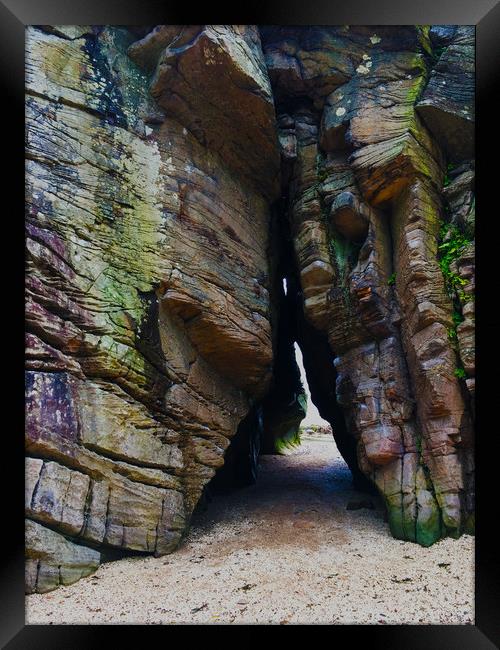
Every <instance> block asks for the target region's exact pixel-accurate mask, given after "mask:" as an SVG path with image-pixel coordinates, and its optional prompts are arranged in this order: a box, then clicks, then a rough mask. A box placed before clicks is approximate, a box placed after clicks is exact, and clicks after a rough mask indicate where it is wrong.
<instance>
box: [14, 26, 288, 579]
mask: <svg viewBox="0 0 500 650" xmlns="http://www.w3.org/2000/svg"><path fill="white" fill-rule="evenodd" d="M235 30H236V31H234V34H235V37H234V38H235V39H237V35H238V34H239V33H240V32H239V31H238V29H236V28H235ZM211 33H212V32H211ZM232 33H233V32H229V35H227V34H226V36H225V37H224V38H225V40H224V39H223V42H224V43H225V44H226V45H227V48H228V54H227V56H226V58H225V65H226V64H227V66H228V68H227V74H228V75H230V78H232V79H234V81H235V93H236V95H235V96H234V97H233V98H231V99H230V98H229V97H228V105H229V104H231V106H232V110H237V111H238V110H240V111H241V110H242V109H244V110H246V109H248V106H246V105H244V104H242V102H243V100H244V99H245V98H247V99H248V102H250V104H249V106H251V105H252V102H253V101H254V99H255V101H257V102H258V105H259V106H261V107H262V110H261V112H262V116H263V117H262V119H263V120H264V121H263V122H262V125H263V124H264V123H265V125H266V129H267V131H266V135H265V136H264V137H265V138H266V147H267V149H266V150H265V157H267V158H268V159H269V165H270V166H269V167H268V169H267V170H266V169H263V167H262V165H261V166H260V168H259V169H260V173H263V174H264V176H266V178H267V179H268V180H271V175H272V174H274V175H275V176H276V174H277V171H278V167H277V163H276V162H274V163H273V162H272V159H273V155H274V159H275V161H276V160H278V157H277V156H278V149H277V145H276V149H275V153H274V154H273V147H274V144H273V143H274V138H276V134H275V129H274V126H273V120H274V109H273V103H272V95H271V93H270V86H269V81H268V79H267V74H266V70H265V67H264V64H263V59H262V55H261V54H260V49H259V47H260V46H259V42H258V32H257V31H256V30H255V29H253V30H243V32H242V34H241V38H242V39H243V42H244V43H247V41H248V43H247V45H246V47H247V50H244V51H243V53H242V54H240V49H241V48H240V45H241V44H240V45H238V42H237V41H236V40H234V42H233V40H232V38H231V34H232ZM221 38H222V37H221ZM133 39H134V37H133V36H132V35H131V34H129V33H128V32H127V30H124V29H120V28H105V29H102V28H92V29H90V30H88V31H87V30H84V31H83V32H82V33H81V34H73V35H72V36H71V38H69V37H67V36H66V35H65V33H64V32H62V31H61V30H59V29H51V30H44V29H39V28H29V29H28V31H27V50H26V51H27V99H26V117H27V132H26V137H27V188H26V190H27V191H26V202H27V222H26V225H27V281H26V291H27V303H26V322H27V339H26V341H27V348H26V356H27V370H28V372H27V379H26V388H27V452H28V454H29V455H30V457H31V456H34V457H32V458H31V460H30V463H31V464H30V469H29V475H30V476H31V475H33V474H34V472H35V470H36V468H37V467H38V464H39V462H40V459H43V465H42V466H41V467H40V468H38V469H39V470H40V471H39V475H38V479H39V480H38V483H37V490H36V491H35V493H34V495H32V497H29V505H28V506H27V507H28V516H29V517H31V518H33V519H34V520H36V521H37V522H39V523H40V524H47V525H50V526H51V527H53V528H54V530H57V531H59V532H61V533H64V534H66V535H69V536H71V537H72V538H74V539H75V540H77V541H78V540H82V541H88V542H90V543H93V544H101V545H102V546H103V548H106V547H113V548H121V549H124V550H126V549H130V550H135V551H144V552H155V553H158V554H161V553H165V552H169V551H170V550H172V548H173V547H175V546H176V545H177V544H178V543H179V540H180V538H181V535H182V533H183V532H184V531H185V528H186V523H187V521H188V520H189V516H190V513H191V511H192V509H193V507H194V505H195V504H196V502H197V501H198V498H199V496H200V494H201V491H202V489H203V486H204V485H205V484H206V483H207V481H208V480H209V479H210V478H211V477H212V476H213V475H214V473H215V469H216V468H217V467H219V466H220V465H221V464H222V462H223V461H222V457H223V454H224V451H225V449H226V448H227V446H228V445H229V441H230V439H231V437H232V436H233V435H234V433H235V432H236V429H237V426H238V424H239V422H240V421H241V420H242V419H243V417H244V416H245V415H246V413H247V412H248V410H249V408H250V404H251V402H252V400H254V399H256V398H257V397H258V396H259V395H263V394H264V393H265V392H266V386H267V385H268V384H269V381H270V376H271V365H272V344H271V326H270V321H269V294H268V288H269V287H268V262H267V250H266V249H267V241H268V223H269V199H268V198H266V196H265V194H266V192H267V193H268V194H269V192H271V191H272V190H271V189H270V188H271V185H269V189H268V190H266V192H265V191H264V189H263V188H259V187H258V183H256V182H254V181H255V179H253V178H246V179H245V178H244V179H241V178H240V175H239V173H238V170H236V169H235V168H234V165H232V162H233V161H231V160H227V159H226V157H225V153H224V152H218V151H216V150H215V148H207V147H206V146H205V145H204V144H201V143H200V142H199V141H198V139H197V137H195V136H194V135H193V134H192V133H191V132H190V131H188V128H190V127H192V125H191V124H186V125H184V124H182V123H179V121H176V120H175V119H174V117H175V118H178V119H181V118H182V115H175V116H173V117H170V116H169V117H166V118H165V119H164V120H163V118H162V121H161V124H157V120H158V119H159V118H158V115H161V111H159V110H158V107H157V106H156V104H155V103H154V101H153V99H152V98H151V96H150V95H149V92H148V88H149V81H148V78H147V76H146V75H145V74H143V73H142V72H141V71H140V70H139V69H138V68H136V67H135V66H134V64H133V63H132V62H131V60H130V59H129V57H128V56H127V54H126V49H127V47H128V46H129V45H130V44H131V42H132V41H133ZM245 39H246V40H245ZM237 54H238V56H240V59H241V60H240V59H238V60H235V59H234V57H236V55H237ZM250 54H251V61H250V62H249V61H248V60H247V59H248V57H250ZM201 55H202V56H203V52H201ZM259 57H260V58H259ZM201 63H203V58H202V60H201ZM203 65H204V66H205V68H204V69H202V70H200V71H199V74H200V75H201V74H202V73H203V74H206V72H204V71H208V72H210V70H211V68H210V69H209V68H208V64H205V63H203ZM232 65H233V66H234V67H233V68H231V66H232ZM238 65H240V66H241V68H242V69H241V79H243V77H244V79H245V80H246V82H245V83H246V85H242V84H241V83H240V81H241V79H238V78H234V76H231V75H232V74H233V70H236V69H237V68H238ZM193 74H194V69H193ZM252 75H254V76H252ZM215 76H217V75H215ZM254 77H255V78H254ZM212 78H213V75H212ZM199 79H200V78H199V77H198V78H196V77H193V79H192V80H191V83H190V84H188V85H187V86H186V87H183V89H182V93H183V94H184V99H185V101H187V102H190V101H194V100H195V99H196V101H198V94H199V93H198V90H197V83H198V81H199ZM207 81H208V83H210V80H209V79H207ZM164 83H167V82H166V81H164ZM252 84H254V86H255V88H257V87H259V88H261V92H260V94H259V93H257V94H258V95H259V97H257V95H256V94H255V93H254V90H255V88H254V87H253V86H252ZM179 92H181V90H179ZM238 93H239V95H238ZM231 102H232V103H231ZM198 113H199V117H200V119H201V118H204V117H205V115H204V114H203V113H202V111H201V106H199V107H198ZM169 115H172V113H171V112H170V113H169ZM191 116H194V117H196V115H195V114H194V113H193V112H191ZM231 119H232V118H231ZM155 120H156V122H155ZM262 125H260V126H262ZM260 126H259V125H258V126H257V127H256V128H257V130H259V129H260ZM198 135H199V134H198V133H197V134H196V136H198ZM249 137H250V138H251V137H253V136H249ZM276 142H277V140H276ZM261 144H262V143H261ZM236 149H237V147H235V149H234V150H235V151H236ZM257 150H258V148H257V149H255V151H257ZM240 153H242V154H244V155H246V154H245V153H244V151H243V150H242V151H241V152H240ZM247 153H248V152H247ZM258 155H259V157H260V156H262V151H259V154H258ZM273 165H274V167H273ZM256 186H257V187H256ZM30 485H31V483H30ZM27 498H28V497H27ZM30 530H31V529H30ZM29 540H30V533H29V532H28V547H29V546H30V541H29ZM68 544H69V542H68ZM50 562H53V563H56V558H55V557H52V559H51V555H50V551H47V554H46V556H45V558H44V566H49V565H50ZM54 566H55V564H54ZM92 566H94V567H95V566H96V563H95V562H94V564H93V565H92ZM30 584H31V587H30V588H34V587H33V583H30ZM40 584H41V583H40ZM36 588H37V589H38V588H39V586H38V587H36Z"/></svg>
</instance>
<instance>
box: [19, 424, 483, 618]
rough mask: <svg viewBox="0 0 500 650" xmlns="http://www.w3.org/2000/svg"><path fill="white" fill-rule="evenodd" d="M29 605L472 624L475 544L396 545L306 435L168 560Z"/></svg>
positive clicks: (331, 456) (129, 565)
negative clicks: (352, 507) (357, 505)
mask: <svg viewBox="0 0 500 650" xmlns="http://www.w3.org/2000/svg"><path fill="white" fill-rule="evenodd" d="M367 499H368V500H371V501H372V502H373V504H374V506H375V508H374V509H367V508H361V509H355V510H347V509H346V506H347V504H348V503H349V502H353V501H358V502H359V501H363V500H364V501H366V500H367ZM351 505H352V503H351ZM26 604H27V605H26V621H27V623H28V624H30V623H31V624H34V623H40V624H47V623H51V624H61V623H67V624H71V623H92V624H101V623H115V624H116V623H136V624H173V623H235V624H237V623H254V624H255V623H281V624H292V623H306V624H308V623H329V624H332V623H338V624H413V623H416V624H436V623H437V624H443V623H448V624H449V623H452V624H473V623H474V538H473V537H471V536H468V535H464V536H462V537H461V538H460V539H458V540H454V539H445V540H442V541H440V542H438V543H436V544H435V545H434V546H432V547H430V548H423V547H421V546H418V545H417V544H412V543H410V542H401V541H399V540H396V539H393V538H392V537H391V536H390V532H389V528H388V524H387V523H386V522H384V514H383V509H382V506H381V504H380V502H379V501H378V499H377V498H376V497H372V496H367V495H364V494H361V493H359V492H356V491H354V490H353V489H352V487H351V481H350V473H349V470H348V468H347V466H346V465H345V463H344V461H343V460H342V459H341V457H340V455H339V453H338V451H337V449H336V447H335V444H334V443H333V440H332V439H331V438H329V437H327V436H304V437H303V443H302V445H301V446H300V447H298V448H296V449H295V450H293V451H292V452H291V453H289V455H287V456H263V457H262V458H261V467H260V475H259V481H258V483H257V485H254V486H251V487H247V488H243V489H240V490H237V491H234V492H233V493H231V494H228V495H220V496H216V497H214V498H213V500H212V501H211V502H210V503H209V505H208V508H207V509H205V510H204V511H203V512H201V513H198V514H197V515H196V516H195V517H194V519H193V521H192V527H191V531H190V533H189V535H188V536H187V537H186V539H185V540H184V542H183V544H182V545H181V547H180V548H179V549H178V550H177V551H175V552H174V553H173V554H172V555H168V556H165V557H161V558H153V557H149V556H148V557H133V558H127V559H123V560H119V561H116V562H109V563H106V564H103V565H102V566H101V567H100V568H99V569H98V571H97V572H96V573H95V574H93V575H92V576H90V577H88V578H85V579H83V580H80V581H79V582H77V583H75V584H73V585H70V586H67V587H60V588H59V589H57V590H56V591H53V592H50V593H47V594H33V595H30V596H27V598H26Z"/></svg>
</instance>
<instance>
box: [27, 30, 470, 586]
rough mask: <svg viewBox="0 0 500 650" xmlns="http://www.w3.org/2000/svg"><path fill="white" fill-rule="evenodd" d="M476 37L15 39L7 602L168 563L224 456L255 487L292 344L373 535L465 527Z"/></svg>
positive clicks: (277, 428) (290, 375)
mask: <svg viewBox="0 0 500 650" xmlns="http://www.w3.org/2000/svg"><path fill="white" fill-rule="evenodd" d="M138 39H139V40H138ZM473 44H474V36H473V29H472V28H468V27H459V28H455V27H451V26H450V27H440V28H432V29H430V28H429V27H409V26H407V27H376V28H374V27H373V28H372V27H356V26H350V27H349V26H342V27H333V26H332V27H260V28H257V27H256V26H234V25H233V26H204V25H199V26H173V25H169V26H156V27H151V28H149V27H148V28H145V29H144V30H137V29H127V28H124V27H105V28H103V27H95V26H79V27H70V26H37V27H29V28H28V29H27V45H26V125H27V128H26V138H27V140H26V157H27V162H26V178H27V183H26V205H27V216H26V230H27V235H26V250H27V257H26V263H27V275H26V324H27V327H26V395H27V405H26V453H27V461H26V516H27V528H26V539H27V557H28V561H27V572H26V575H27V580H26V584H27V590H28V591H47V590H50V589H53V588H54V587H56V586H58V585H59V584H69V583H70V582H72V581H74V580H77V579H78V578H80V577H82V576H85V575H88V574H89V573H90V572H91V571H93V570H94V569H95V568H96V567H97V566H98V564H99V563H100V562H102V561H106V560H108V559H113V558H114V557H117V556H118V555H119V554H120V553H154V554H156V555H161V554H164V553H168V552H171V551H172V550H173V549H175V548H176V547H177V546H178V544H179V543H180V541H181V539H182V536H183V534H184V533H185V531H186V530H187V527H188V525H189V520H190V517H191V514H192V512H193V509H194V508H195V506H196V504H197V503H198V502H199V500H200V497H201V495H202V494H203V492H204V490H205V488H206V486H207V485H208V484H209V483H210V481H211V480H212V479H213V477H214V476H215V474H216V471H217V470H218V469H219V468H221V467H222V466H223V465H224V462H225V458H226V459H227V465H226V467H227V468H229V469H227V472H228V473H229V474H230V475H231V476H232V479H231V480H235V481H236V482H238V480H244V481H245V482H248V481H251V480H255V468H256V465H257V458H258V454H259V451H266V447H269V446H271V447H272V444H273V441H274V440H276V439H277V438H279V437H280V436H281V435H282V433H283V432H285V434H286V435H288V433H287V432H289V431H291V430H295V429H297V428H298V425H299V423H300V418H301V417H302V413H303V408H302V406H301V402H300V399H299V398H300V395H301V386H300V380H299V378H298V375H297V372H296V366H295V363H294V360H293V342H294V340H295V341H298V342H299V344H300V345H301V348H302V350H303V354H304V365H305V367H306V371H307V374H308V377H309V378H310V384H311V390H312V394H313V398H314V399H315V401H316V400H317V403H318V407H319V408H320V411H321V412H322V414H323V416H324V417H325V418H327V419H328V420H329V421H330V422H331V424H332V428H333V434H334V436H335V438H336V440H337V443H338V446H339V449H340V451H341V453H343V455H344V457H345V458H346V461H347V462H348V463H349V466H350V467H351V470H352V471H353V475H354V477H355V478H357V480H358V482H359V481H362V479H363V480H365V481H369V482H370V483H371V484H372V485H374V486H376V488H377V489H378V491H379V492H380V494H381V495H382V496H383V498H384V500H385V503H386V505H387V510H388V518H389V524H390V528H391V532H392V534H393V535H395V536H397V537H399V538H401V539H408V540H412V541H416V542H419V543H421V544H425V545H427V544H431V543H432V542H434V541H436V540H437V539H439V538H440V537H442V536H444V535H453V536H457V535H459V534H461V533H462V532H463V531H469V532H470V531H471V530H472V529H473V495H474V487H473V470H474V466H473V432H472V414H473V394H474V372H475V362H474V188H473V183H474V165H473V159H472V156H473V137H472V130H471V128H472V124H473V118H474V112H473V109H474V105H473V99H474V97H473V90H474V86H473V81H474V78H473V72H472V71H473V65H472V64H473ZM443 82H444V83H443ZM458 131H460V133H461V134H462V135H461V136H460V137H457V133H458ZM277 220H281V221H282V222H284V223H285V224H286V225H285V227H284V228H281V229H279V228H278V229H277V227H276V222H277ZM284 233H286V238H287V241H288V243H286V244H285V243H284V242H283V241H280V238H281V240H283V239H284V237H285V235H284ZM278 258H280V259H281V261H278ZM283 278H287V286H288V291H287V293H286V295H285V294H284V292H283V289H282V281H283ZM278 398H279V399H278ZM299 407H300V408H299ZM301 408H302V410H301ZM280 432H281V433H280ZM232 440H234V444H233V445H232V446H231V441H232ZM230 446H231V449H229V448H230ZM228 449H229V450H228ZM242 459H243V460H242Z"/></svg>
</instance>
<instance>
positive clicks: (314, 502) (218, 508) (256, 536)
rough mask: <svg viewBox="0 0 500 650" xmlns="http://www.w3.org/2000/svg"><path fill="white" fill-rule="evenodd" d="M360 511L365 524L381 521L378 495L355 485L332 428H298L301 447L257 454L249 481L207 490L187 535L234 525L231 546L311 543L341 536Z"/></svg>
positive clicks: (381, 508)
mask: <svg viewBox="0 0 500 650" xmlns="http://www.w3.org/2000/svg"><path fill="white" fill-rule="evenodd" d="M353 511H359V512H353ZM360 514H361V516H362V518H363V520H364V521H365V523H369V520H373V524H374V525H375V526H380V523H381V522H382V521H383V519H384V511H383V505H382V502H381V500H380V499H379V498H378V497H377V496H375V495H372V494H367V493H365V492H360V491H358V490H356V489H355V488H354V487H353V484H352V475H351V472H350V470H349V468H348V466H347V464H346V462H345V461H344V459H343V458H342V456H341V455H340V453H339V451H338V449H337V447H336V445H335V442H334V440H333V436H332V434H331V431H329V432H328V433H315V434H312V435H311V434H310V433H304V432H302V434H301V444H300V445H299V446H296V447H294V448H292V449H290V450H288V451H287V452H286V453H285V454H275V455H262V456H260V458H259V468H258V476H257V481H256V482H255V483H254V484H253V485H248V486H245V487H239V488H232V489H231V488H226V489H225V490H219V491H214V490H210V489H209V490H207V491H206V494H205V498H204V499H203V501H202V502H201V503H200V505H199V507H198V508H197V509H196V511H195V513H194V514H193V518H192V521H191V532H190V534H189V538H191V539H192V538H193V537H194V538H196V537H198V536H199V535H203V534H206V533H207V532H209V531H210V530H212V529H213V528H216V527H218V526H221V525H222V526H225V527H229V528H231V527H233V528H234V531H233V532H234V539H233V544H235V547H249V548H251V547H253V546H262V545H270V546H275V545H280V544H290V543H293V544H295V545H299V546H302V547H303V548H307V547H310V548H313V547H316V546H317V545H320V544H322V543H324V542H328V543H334V542H338V543H342V542H343V541H345V540H346V538H345V536H343V535H342V527H344V526H350V525H351V524H350V520H352V519H353V517H354V518H358V517H359V515H360ZM332 534H333V538H332ZM240 535H241V537H239V536H240Z"/></svg>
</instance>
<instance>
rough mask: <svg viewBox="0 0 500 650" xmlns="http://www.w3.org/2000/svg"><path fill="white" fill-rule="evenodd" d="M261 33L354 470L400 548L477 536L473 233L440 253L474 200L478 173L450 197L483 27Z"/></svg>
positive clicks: (300, 268) (303, 265) (298, 233)
mask: <svg viewBox="0 0 500 650" xmlns="http://www.w3.org/2000/svg"><path fill="white" fill-rule="evenodd" d="M262 36H263V43H264V53H265V57H266V63H267V65H268V69H269V74H270V78H271V82H272V85H273V90H274V92H275V98H276V102H277V115H278V128H279V133H280V144H281V147H282V160H283V161H284V165H285V167H286V169H287V174H288V178H289V203H290V209H289V213H290V221H291V225H292V229H293V238H294V243H295V254H296V262H297V272H298V274H299V277H300V285H301V294H302V298H303V310H304V313H305V316H306V318H307V320H308V321H309V323H311V324H312V325H313V326H314V327H315V328H316V329H317V330H320V331H321V332H323V333H325V334H326V335H327V337H328V341H329V344H330V349H331V350H332V352H333V353H334V355H335V366H336V371H337V379H336V400H337V403H338V404H340V406H341V407H342V409H343V412H344V418H345V422H346V425H347V429H348V431H349V433H350V435H352V436H354V438H355V440H356V443H357V460H358V465H359V467H360V469H361V470H362V471H363V473H364V474H365V475H366V476H368V477H369V478H370V479H371V480H372V481H373V482H374V483H375V485H376V486H377V488H378V489H379V491H380V493H381V494H382V495H383V497H384V499H385V502H386V505H387V508H388V515H389V523H390V527H391V531H392V533H393V535H395V536H396V537H399V538H401V539H410V540H413V541H417V542H419V543H421V544H424V545H427V544H431V543H432V542H434V541H435V540H437V539H438V538H439V537H441V536H443V535H454V536H455V535H459V534H460V533H461V532H463V531H464V530H469V531H470V530H471V529H472V526H473V514H472V513H473V479H472V473H473V465H472V446H473V438H472V428H471V419H470V411H471V409H470V403H469V395H468V393H467V388H466V385H467V387H468V388H469V389H470V390H471V389H473V380H472V379H469V377H470V378H472V375H473V371H474V369H473V343H472V341H473V293H472V292H473V280H471V278H472V276H473V249H472V248H471V246H469V245H467V246H465V245H463V246H462V239H464V237H465V238H467V237H469V238H473V225H472V227H469V233H468V235H460V234H457V233H458V229H459V228H460V226H457V227H456V229H454V230H453V233H454V235H455V236H456V237H462V239H460V245H459V248H460V256H457V259H454V260H453V263H454V264H455V265H456V266H457V265H458V268H457V270H456V271H453V270H451V271H448V270H447V268H446V263H445V262H444V261H443V260H442V257H443V255H444V253H441V251H442V250H443V251H445V250H447V249H446V244H444V245H443V242H442V237H443V233H444V232H446V231H447V229H448V228H449V226H448V223H451V224H453V222H454V221H457V220H458V219H459V217H458V214H456V215H455V213H456V212H457V211H459V210H461V211H462V212H464V211H465V212H467V213H469V212H470V208H469V207H468V206H470V204H471V201H472V200H473V199H471V193H472V192H473V190H472V189H471V185H472V180H473V179H471V176H470V173H469V175H468V176H467V177H466V178H465V177H464V176H463V175H462V176H460V177H458V178H457V179H456V180H455V181H453V183H452V184H450V185H449V186H448V187H447V188H446V189H443V186H444V185H445V184H446V181H447V179H448V175H447V174H448V173H451V170H452V169H455V168H456V167H457V165H460V164H463V163H464V162H466V161H464V157H467V156H469V157H470V156H471V144H472V142H471V131H470V128H471V127H470V125H471V124H472V122H471V120H472V119H473V88H474V84H473V75H472V72H471V63H472V62H473V30H472V28H458V29H455V28H449V29H447V30H437V29H435V28H433V29H429V28H428V27H377V28H368V27H357V26H351V27H349V26H344V27H338V28H296V29H291V28H288V27H272V28H263V29H262ZM318 77H319V78H318ZM444 87H446V90H442V88H444ZM443 124H445V126H443ZM457 129H460V133H462V131H463V132H464V134H465V137H464V138H462V137H458V136H457ZM457 142H460V143H461V144H462V145H463V146H461V147H459V146H457ZM464 173H467V172H464ZM454 188H456V190H455V191H453V190H454ZM464 192H468V193H469V194H467V196H465V197H463V194H464ZM450 201H451V203H452V204H450ZM469 223H470V218H469ZM450 227H452V228H455V226H450ZM450 248H452V245H450ZM450 274H451V275H453V277H452V279H451V280H450ZM457 288H458V289H460V290H459V291H458V292H457V291H456V290H457ZM455 294H456V295H455ZM464 296H466V297H465V298H464ZM454 301H455V307H454ZM457 301H458V302H457ZM457 310H458V311H457ZM457 321H459V322H460V324H459V325H458V328H456V324H457ZM469 359H470V361H469ZM465 365H467V370H465ZM462 366H464V367H462ZM326 376H327V375H326V373H325V377H326ZM466 378H467V384H466V383H465V381H464V379H466ZM334 428H335V427H334ZM351 464H352V463H351Z"/></svg>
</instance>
